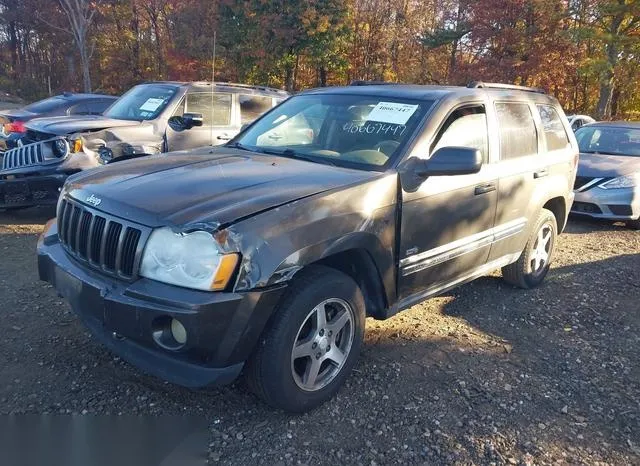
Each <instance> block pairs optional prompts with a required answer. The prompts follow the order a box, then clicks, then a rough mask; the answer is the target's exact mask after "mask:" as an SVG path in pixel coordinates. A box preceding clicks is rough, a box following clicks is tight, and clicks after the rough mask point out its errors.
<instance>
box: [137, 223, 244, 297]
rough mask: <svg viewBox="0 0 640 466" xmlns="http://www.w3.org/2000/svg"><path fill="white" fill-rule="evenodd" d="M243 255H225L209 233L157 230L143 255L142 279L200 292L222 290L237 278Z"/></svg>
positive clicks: (152, 234)
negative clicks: (235, 274) (240, 258)
mask: <svg viewBox="0 0 640 466" xmlns="http://www.w3.org/2000/svg"><path fill="white" fill-rule="evenodd" d="M238 258H239V255H238V254H235V253H231V254H224V253H223V252H222V251H221V250H220V248H219V247H218V244H217V243H216V240H215V239H214V238H213V236H211V235H210V234H209V233H207V232H205V231H195V232H193V233H184V234H183V233H174V232H173V231H171V229H170V228H159V229H157V230H154V231H153V233H151V236H150V237H149V240H148V241H147V245H146V246H145V249H144V253H143V254H142V265H141V267H140V275H141V276H143V277H146V278H151V279H153V280H157V281H159V282H164V283H169V284H171V285H178V286H184V287H186V288H194V289H198V290H207V291H211V290H222V289H224V288H225V287H226V286H227V284H228V283H229V280H231V277H232V276H233V274H234V272H235V270H236V266H237V265H238Z"/></svg>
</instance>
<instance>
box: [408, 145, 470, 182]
mask: <svg viewBox="0 0 640 466" xmlns="http://www.w3.org/2000/svg"><path fill="white" fill-rule="evenodd" d="M480 168H482V153H481V152H480V151H479V150H478V149H473V148H471V147H442V148H440V149H438V150H437V151H435V152H434V154H433V155H432V156H431V158H430V159H428V160H422V161H421V163H420V164H419V165H418V167H417V169H416V174H417V175H418V176H419V177H421V178H427V177H429V176H452V175H471V174H473V173H478V172H479V171H480Z"/></svg>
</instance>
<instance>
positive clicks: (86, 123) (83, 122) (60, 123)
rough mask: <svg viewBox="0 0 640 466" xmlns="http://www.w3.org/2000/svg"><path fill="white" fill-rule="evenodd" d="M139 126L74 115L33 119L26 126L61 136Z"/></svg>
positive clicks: (126, 121) (125, 121) (102, 117)
mask: <svg viewBox="0 0 640 466" xmlns="http://www.w3.org/2000/svg"><path fill="white" fill-rule="evenodd" d="M139 125H140V122H138V121H129V120H116V119H114V118H107V117H105V116H102V115H76V116H59V117H49V118H34V119H33V120H31V121H30V122H29V123H28V124H27V125H26V126H27V129H31V130H34V131H39V132H42V133H49V134H55V135H56V136H62V135H64V134H73V133H81V132H84V131H95V130H100V129H105V128H115V127H120V126H139Z"/></svg>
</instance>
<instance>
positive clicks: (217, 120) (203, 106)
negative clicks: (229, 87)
mask: <svg viewBox="0 0 640 466" xmlns="http://www.w3.org/2000/svg"><path fill="white" fill-rule="evenodd" d="M212 103H213V111H212V105H211V104H212ZM185 112H188V113H201V114H202V121H203V125H204V126H212V122H213V126H227V125H228V124H229V123H230V122H231V94H219V93H216V94H211V93H210V92H197V93H193V94H187V109H186V110H185Z"/></svg>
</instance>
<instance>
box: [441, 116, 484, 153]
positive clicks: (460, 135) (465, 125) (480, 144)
mask: <svg viewBox="0 0 640 466" xmlns="http://www.w3.org/2000/svg"><path fill="white" fill-rule="evenodd" d="M488 141H489V138H488V134H487V115H486V114H485V111H484V108H483V107H467V108H463V109H458V110H456V111H455V112H453V114H452V115H451V116H450V117H449V118H448V119H447V122H446V123H445V126H444V128H443V129H442V130H441V132H440V134H439V135H438V137H437V138H436V143H435V146H434V147H433V149H432V151H431V152H432V153H433V152H435V151H436V150H438V149H440V148H441V147H451V146H461V147H471V148H474V149H478V150H479V151H480V152H482V157H483V159H484V160H487V154H488V152H489V142H488Z"/></svg>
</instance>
